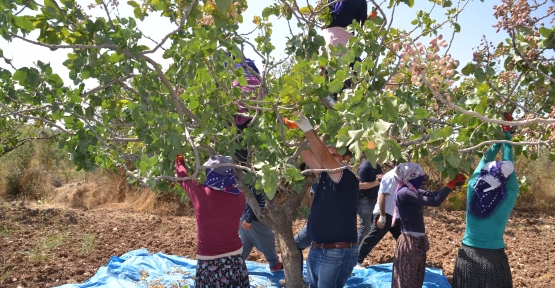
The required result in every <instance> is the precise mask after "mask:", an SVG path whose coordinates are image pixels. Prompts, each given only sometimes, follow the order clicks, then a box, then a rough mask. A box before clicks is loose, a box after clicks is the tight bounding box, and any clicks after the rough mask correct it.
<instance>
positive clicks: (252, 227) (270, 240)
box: [239, 187, 283, 272]
mask: <svg viewBox="0 0 555 288" xmlns="http://www.w3.org/2000/svg"><path fill="white" fill-rule="evenodd" d="M249 188H250V190H251V192H252V193H253V194H254V196H255V197H256V201H257V202H258V206H259V207H260V209H261V210H264V207H265V206H266V198H264V195H262V193H258V194H257V193H256V191H255V190H254V188H252V187H249ZM240 223H241V226H240V227H239V237H241V241H242V242H243V259H245V260H247V258H248V257H249V254H250V253H251V251H252V248H253V247H256V249H258V251H260V252H262V254H264V257H265V258H266V261H268V264H269V265H270V271H271V272H276V271H280V270H283V263H281V262H279V258H278V255H277V254H276V238H275V235H274V231H272V229H270V228H268V226H266V225H264V224H262V223H260V222H259V221H258V218H257V217H256V215H255V214H254V211H253V210H252V208H251V207H250V206H249V204H248V202H247V206H246V207H245V211H244V212H243V216H242V217H241V220H240Z"/></svg>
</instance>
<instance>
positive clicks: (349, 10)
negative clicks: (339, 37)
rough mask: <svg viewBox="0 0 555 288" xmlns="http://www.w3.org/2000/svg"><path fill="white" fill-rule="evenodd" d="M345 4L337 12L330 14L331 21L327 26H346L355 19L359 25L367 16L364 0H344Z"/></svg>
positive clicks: (366, 6)
mask: <svg viewBox="0 0 555 288" xmlns="http://www.w3.org/2000/svg"><path fill="white" fill-rule="evenodd" d="M344 5H345V6H344V7H343V9H342V10H341V13H339V14H332V17H333V19H332V21H331V23H330V25H329V26H328V28H331V27H343V28H345V27H347V26H349V25H351V24H352V23H353V20H356V21H357V22H359V23H360V25H363V24H364V21H366V18H367V17H368V15H367V14H368V5H367V4H366V0H346V1H345V4H344Z"/></svg>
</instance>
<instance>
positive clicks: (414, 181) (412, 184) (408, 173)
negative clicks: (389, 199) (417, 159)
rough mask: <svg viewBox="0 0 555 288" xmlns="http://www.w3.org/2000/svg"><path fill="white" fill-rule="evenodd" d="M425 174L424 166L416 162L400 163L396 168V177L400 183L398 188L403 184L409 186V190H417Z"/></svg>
mask: <svg viewBox="0 0 555 288" xmlns="http://www.w3.org/2000/svg"><path fill="white" fill-rule="evenodd" d="M424 175H425V173H424V170H423V169H422V166H420V165H418V164H416V163H412V162H409V163H401V164H399V166H397V169H395V179H396V180H397V183H398V184H399V187H398V188H397V190H399V188H401V187H402V186H407V187H408V188H409V190H412V191H414V192H417V191H418V188H420V185H422V182H423V181H424Z"/></svg>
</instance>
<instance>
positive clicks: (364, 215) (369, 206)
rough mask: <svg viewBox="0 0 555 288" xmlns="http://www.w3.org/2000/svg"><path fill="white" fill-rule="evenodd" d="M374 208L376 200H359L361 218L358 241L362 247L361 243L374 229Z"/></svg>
mask: <svg viewBox="0 0 555 288" xmlns="http://www.w3.org/2000/svg"><path fill="white" fill-rule="evenodd" d="M374 206H376V200H370V199H368V198H366V197H360V199H359V200H358V211H357V212H358V217H359V218H360V228H359V229H358V233H357V236H358V240H357V243H358V244H359V245H360V241H362V239H364V237H365V236H366V235H368V233H370V228H372V217H374V216H373V213H374Z"/></svg>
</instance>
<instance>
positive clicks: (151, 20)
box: [0, 0, 507, 86]
mask: <svg viewBox="0 0 555 288" xmlns="http://www.w3.org/2000/svg"><path fill="white" fill-rule="evenodd" d="M308 1H309V2H310V3H311V4H314V3H315V2H316V0H308ZM78 2H79V3H80V4H81V6H83V7H87V5H88V4H89V3H91V2H92V0H78ZM384 2H386V3H385V4H384V3H382V4H381V7H382V8H384V9H385V8H386V6H387V3H389V1H384ZM415 2H416V3H415V6H414V7H413V8H409V7H408V6H407V5H405V4H401V5H400V6H399V7H397V10H396V14H395V17H394V19H393V25H392V27H398V28H405V29H410V28H411V27H412V25H411V24H410V22H411V21H412V20H413V19H415V18H416V16H415V15H416V13H417V11H419V10H422V9H425V10H429V9H430V8H431V7H432V5H433V4H432V3H431V2H429V1H427V0H416V1H415ZM453 2H454V3H455V4H456V3H457V1H453ZM500 2H501V0H486V1H484V2H481V1H479V0H474V1H470V2H468V4H467V6H466V8H465V10H464V11H463V12H462V13H461V14H460V15H459V21H458V23H459V24H460V25H461V32H460V33H457V34H456V35H455V39H454V40H453V46H452V48H451V50H450V54H451V55H452V57H453V58H455V59H457V60H459V61H460V63H461V66H460V68H462V67H464V65H466V63H467V62H469V61H470V60H471V58H472V52H473V51H472V48H474V47H477V46H478V45H479V44H480V40H481V38H482V35H486V36H488V40H489V41H492V42H493V43H494V44H497V43H499V42H501V41H503V40H504V39H505V38H507V34H506V33H504V32H503V31H502V32H500V33H496V32H495V30H496V28H493V27H492V25H493V24H495V23H496V19H495V18H494V17H493V6H494V5H496V4H500ZM272 3H274V1H271V0H248V5H249V7H248V9H247V10H246V11H245V12H244V13H243V19H244V21H243V23H242V24H241V25H240V33H246V32H249V31H251V30H253V29H254V28H255V24H253V22H252V19H253V17H254V16H255V15H261V14H262V10H263V9H264V8H265V7H267V6H269V5H271V4H272ZM299 3H306V2H304V1H300V2H299ZM378 3H381V2H378ZM462 3H465V2H462ZM299 5H301V4H299ZM368 6H369V8H368V9H369V11H370V10H371V7H372V6H373V5H372V3H369V4H368ZM85 9H86V8H85ZM442 9H443V8H440V9H438V8H437V7H436V9H435V10H434V12H435V13H434V14H432V18H434V17H435V18H436V19H438V23H439V22H442V20H444V19H445V14H444V10H442ZM118 10H119V12H120V14H121V15H125V16H128V15H132V9H130V8H129V6H128V4H126V1H121V2H120V7H119V8H118ZM88 13H90V14H91V15H93V16H99V15H104V14H103V13H104V12H102V11H101V10H98V9H96V10H91V11H88ZM386 13H387V12H386ZM270 20H271V21H272V24H273V35H272V43H273V44H274V46H275V47H276V50H275V51H274V54H273V56H274V57H276V58H280V55H282V54H283V51H284V49H285V44H286V40H287V36H288V35H289V28H288V26H287V22H286V21H285V20H284V19H277V18H276V17H274V16H272V17H271V18H270ZM291 26H292V27H293V28H294V32H296V31H299V30H296V31H295V29H298V28H296V25H295V23H293V24H292V25H291ZM139 29H141V31H143V33H144V34H145V35H147V36H149V37H151V38H153V39H161V38H162V37H163V36H164V35H165V34H166V33H167V32H170V31H171V30H173V29H175V26H174V25H173V24H171V23H170V22H169V21H168V19H167V18H162V17H159V16H157V15H156V12H153V13H151V15H150V17H147V18H146V19H145V21H144V22H139ZM441 33H442V34H444V36H445V37H446V38H447V39H448V40H449V39H450V36H451V35H452V29H446V30H443V31H441ZM36 35H38V33H36V34H31V35H30V36H35V38H36ZM256 36H257V32H254V33H253V34H251V36H250V37H251V38H254V37H256ZM145 41H147V42H145V44H147V45H149V46H151V47H152V46H154V45H153V43H152V42H150V41H148V40H145ZM427 41H428V40H426V39H423V41H422V42H423V43H425V44H427V43H426V42H427ZM149 42H150V43H149ZM253 42H254V41H253ZM0 48H1V49H2V50H3V52H4V56H5V57H7V58H9V59H12V62H13V64H14V65H15V66H16V67H17V68H19V67H23V66H33V65H34V64H33V63H34V62H36V61H37V60H41V61H43V62H50V63H51V66H52V68H53V70H54V72H55V73H58V74H60V76H61V77H62V79H64V82H66V83H68V82H67V81H69V78H68V77H67V69H65V67H64V66H63V65H62V62H63V61H64V60H65V59H66V57H65V55H66V54H67V53H70V52H71V50H70V49H65V50H64V49H61V50H58V51H50V49H47V48H44V47H37V46H34V45H31V44H28V43H24V42H23V41H21V40H14V41H12V42H9V43H8V42H6V41H5V40H3V39H0ZM246 56H247V57H249V58H253V59H254V60H256V63H257V64H258V65H259V67H260V65H261V64H260V58H258V57H257V56H256V55H255V54H254V52H250V53H248V54H247V55H246ZM154 58H155V59H156V58H158V59H156V60H159V61H161V62H162V65H167V63H164V60H162V58H161V55H155V56H154ZM0 67H3V68H8V66H7V65H6V64H5V63H4V62H3V61H0ZM460 68H459V69H460ZM10 69H11V68H10ZM87 86H88V85H87Z"/></svg>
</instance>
